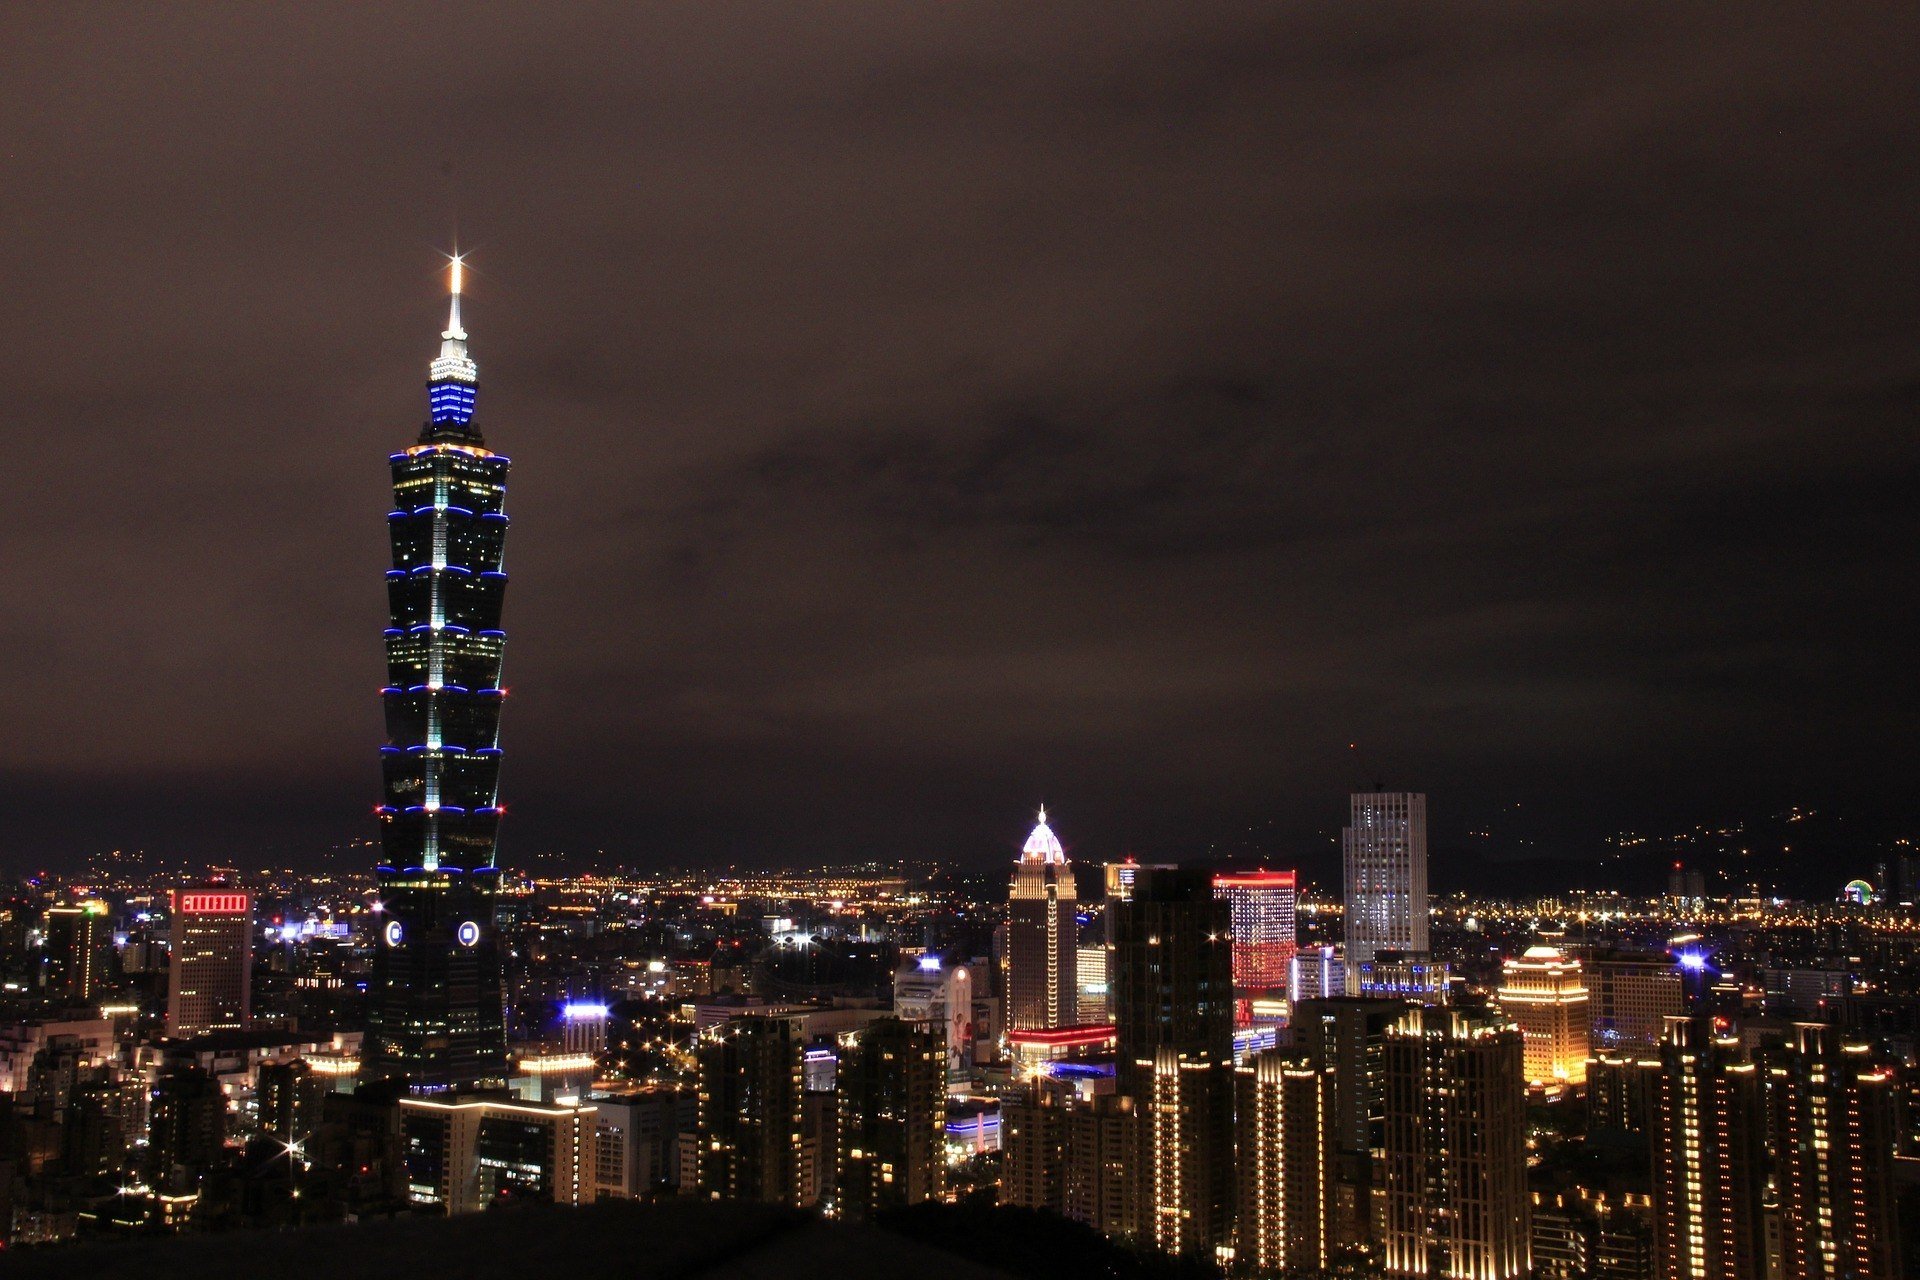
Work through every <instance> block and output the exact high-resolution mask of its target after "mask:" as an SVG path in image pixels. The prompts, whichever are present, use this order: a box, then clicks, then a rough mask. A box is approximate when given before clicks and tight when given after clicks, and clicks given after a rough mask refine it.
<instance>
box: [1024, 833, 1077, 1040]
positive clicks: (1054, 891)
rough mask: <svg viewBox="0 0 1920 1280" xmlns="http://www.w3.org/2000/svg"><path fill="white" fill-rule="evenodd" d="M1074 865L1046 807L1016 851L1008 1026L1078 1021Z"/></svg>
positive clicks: (1046, 1025) (1040, 1028) (1064, 1024)
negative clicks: (1017, 853) (1051, 825)
mask: <svg viewBox="0 0 1920 1280" xmlns="http://www.w3.org/2000/svg"><path fill="white" fill-rule="evenodd" d="M1075 908H1076V899H1075V895H1074V889H1073V868H1072V866H1070V865H1069V864H1068V862H1067V851H1066V850H1065V849H1063V848H1061V846H1060V840H1059V838H1058V837H1057V836H1055V835H1054V834H1053V828H1052V827H1049V826H1048V825H1047V811H1046V809H1045V808H1044V807H1043V808H1042V809H1041V810H1040V821H1039V823H1038V824H1037V825H1036V826H1035V827H1034V829H1033V834H1032V835H1030V836H1028V837H1027V843H1026V845H1025V847H1023V848H1022V849H1021V851H1020V861H1019V862H1018V863H1017V864H1016V865H1015V867H1014V871H1013V886H1012V889H1011V890H1010V892H1009V894H1008V902H1007V1026H1008V1028H1009V1029H1010V1030H1013V1031H1044V1030H1050V1029H1052V1028H1054V1027H1070V1026H1073V1025H1074V1024H1075V1023H1077V1022H1079V1020H1080V1014H1079V1009H1078V1007H1077V1004H1078V988H1079V973H1078V959H1079V958H1078V933H1079V930H1078V925H1077V922H1076V921H1075V919H1074V916H1075Z"/></svg>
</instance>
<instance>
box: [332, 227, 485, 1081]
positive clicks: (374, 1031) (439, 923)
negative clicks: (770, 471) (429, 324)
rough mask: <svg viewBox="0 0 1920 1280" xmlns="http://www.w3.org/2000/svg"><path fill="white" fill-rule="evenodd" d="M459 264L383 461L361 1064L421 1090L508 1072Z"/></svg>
mask: <svg viewBox="0 0 1920 1280" xmlns="http://www.w3.org/2000/svg"><path fill="white" fill-rule="evenodd" d="M460 275H461V262H460V259H459V258H458V257H457V256H456V257H455V258H454V260H453V265H452V295H453V297H452V304H451V314H450V316H449V318H448V320H447V329H446V332H445V333H442V334H441V335H440V355H439V358H438V359H436V360H434V361H433V363H432V364H431V365H430V366H428V376H427V404H428V409H429V414H430V416H429V419H428V421H427V424H426V425H425V426H424V427H422V428H421V430H420V438H419V441H418V442H417V443H416V444H414V445H412V446H411V447H410V448H407V449H403V450H401V451H400V452H399V453H396V454H393V455H391V457H390V458H389V459H388V460H389V461H390V462H391V463H392V466H393V496H394V503H393V505H394V509H393V511H392V512H391V513H389V515H388V516H387V526H388V529H389V531H390V533H391V537H392V541H393V567H392V568H391V569H389V570H387V607H388V614H389V618H388V626H387V632H386V639H387V686H386V688H384V689H382V690H381V695H382V697H383V699H384V700H385V703H386V719H387V743H386V745H385V746H384V747H382V748H381V749H380V750H381V760H382V765H383V770H382V772H383V776H384V779H385V783H386V787H385V794H384V795H383V796H382V798H381V802H380V804H379V805H378V806H377V807H376V809H375V812H376V813H377V814H378V816H379V819H380V827H381V838H382V848H383V857H382V859H381V864H380V867H379V875H378V879H379V886H380V910H381V911H382V916H381V922H380V925H379V939H378V945H377V947H376V949H375V952H374V967H373V982H372V986H371V988H370V992H369V994H370V997H371V1002H370V1007H369V1010H368V1018H367V1045H366V1051H365V1053H364V1054H363V1055H362V1062H363V1066H362V1068H361V1073H362V1076H363V1078H365V1079H369V1080H393V1079H401V1080H405V1081H406V1082H407V1084H408V1086H409V1087H410V1088H411V1089H413V1090H414V1091H416V1092H423V1093H432V1092H440V1091H445V1090H449V1089H458V1088H462V1087H467V1086H475V1085H488V1084H496V1083H503V1082H504V1080H505V1077H506V1024H505V1017H504V1010H503V1005H502V993H501V983H500V954H499V951H498V949H497V947H496V945H495V938H494V913H493V905H494V889H495V869H494V855H495V851H496V843H497V839H498V835H499V827H500V815H501V812H502V810H501V807H500V802H499V777H500V702H501V699H502V698H503V697H504V696H505V695H506V690H504V689H502V688H501V687H500V661H501V654H502V650H503V648H504V646H505V643H506V633H505V632H504V631H502V630H500V604H501V597H502V596H503V595H504V594H505V590H506V585H507V575H506V573H505V572H504V571H503V570H502V568H501V553H502V549H503V547H504V545H505V542H506V535H507V517H506V514H505V513H504V512H503V511H502V510H501V507H502V505H503V503H504V500H505V497H506V480H507V465H508V463H507V459H506V458H505V457H503V456H502V455H500V454H497V453H494V452H492V451H491V450H489V449H487V448H486V447H485V445H484V443H483V441H482V440H481V436H480V433H479V431H477V430H475V429H474V426H473V405H474V393H475V387H476V383H477V370H476V369H475V367H474V363H473V361H472V360H471V359H469V358H468V356H467V333H466V330H465V329H463V328H462V327H461V325H460Z"/></svg>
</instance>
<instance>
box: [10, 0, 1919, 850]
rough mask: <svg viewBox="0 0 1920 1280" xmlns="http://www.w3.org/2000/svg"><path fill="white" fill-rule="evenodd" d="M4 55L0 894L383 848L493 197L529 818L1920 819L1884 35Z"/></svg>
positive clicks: (392, 35)
mask: <svg viewBox="0 0 1920 1280" xmlns="http://www.w3.org/2000/svg"><path fill="white" fill-rule="evenodd" d="M0 23H4V27H3V28H0V387H5V388H6V389H7V396H6V411H5V415H4V420H3V421H4V426H3V427H0V430H4V433H5V437H6V441H7V454H6V458H7V465H6V468H5V470H4V472H3V473H0V547H4V551H5V563H6V566H7V570H8V572H7V575H6V580H7V584H8V595H7V605H6V608H5V611H4V614H0V658H4V661H5V669H6V670H7V671H9V672H10V673H11V674H10V675H9V677H8V679H7V680H6V682H5V683H4V685H0V711H3V712H4V714H5V717H6V725H7V731H6V733H5V734H4V735H0V810H3V811H4V812H5V814H6V815H7V821H6V822H5V824H4V827H3V828H0V830H4V834H0V853H4V854H6V855H8V856H9V857H10V858H11V859H12V860H13V861H14V862H15V863H16V864H19V863H24V862H28V861H36V862H45V861H58V860H61V859H65V858H70V857H72V856H74V855H75V854H78V853H81V852H84V851H86V850H88V849H93V848H98V847H111V846H115V845H126V846H136V845H140V846H147V847H155V848H164V849H168V850H174V851H186V852H200V851H205V852H208V853H231V852H236V851H250V850H253V849H259V850H262V851H268V850H271V851H276V852H277V851H285V852H286V853H287V854H288V855H289V856H299V855H300V854H301V853H302V851H304V850H311V849H318V848H321V847H324V846H327V845H331V844H336V843H338V842H340V841H342V840H344V839H347V838H351V837H355V836H359V835H363V834H365V827H366V825H367V823H366V820H365V817H364V814H365V810H366V805H367V804H369V803H371V799H372V797H373V793H374V790H375V766H374V764H373V752H372V745H373V743H374V742H375V741H376V740H377V738H378V735H379V723H378V705H377V700H376V699H375V697H374V696H373V690H374V689H375V688H376V687H377V686H378V684H379V683H380V675H381V672H380V666H379V652H378V641H377V635H378V631H379V628H380V626H381V625H382V619H381V608H382V604H383V601H382V597H381V589H380V578H379V574H380V570H381V567H382V560H383V555H384V548H383V546H382V538H383V536H384V526H383V522H382V520H381V515H382V513H383V511H384V510H385V506H384V494H383V492H382V486H383V482H384V474H383V459H384V456H385V453H386V452H387V451H388V450H389V449H391V448H393V447H395V446H397V445H399V444H401V443H404V442H405V441H406V440H407V439H408V438H409V437H410V435H411V434H412V432H413V430H414V429H415V427H416V425H417V422H418V419H419V417H420V416H421V413H422V397H421V395H420V389H419V388H420V383H421V381H422V378H423V376H424V365H425V360H426V358H427V356H428V355H429V354H430V353H431V350H432V346H433V340H434V335H435V333H436V332H437V329H438V327H439V323H440V320H439V314H438V306H439V303H438V301H437V299H436V297H435V294H436V290H437V288H438V280H437V277H436V276H435V274H434V262H435V259H434V257H433V250H434V248H435V247H437V246H442V245H444V244H445V243H446V242H447V241H448V239H449V238H450V236H451V234H452V226H453V224H454V222H455V221H456V219H457V221H458V225H459V231H460V235H461V238H462V242H463V244H465V245H467V246H468V247H470V248H471V249H473V251H474V255H475V256H474V264H475V265H474V275H473V277H472V292H473V297H472V299H471V302H470V305H469V308H468V313H469V314H468V320H469V326H470V328H471V329H472V331H473V334H474V353H475V355H476V357H477V358H478V359H479V361H480V364H481V370H482V377H483V384H484V385H483V391H482V399H481V422H482V425H483V426H484V427H485V428H486V429H487V431H488V432H489V438H490V440H491V441H492V442H493V443H495V444H496V445H497V446H498V447H500V448H502V449H503V450H505V451H507V452H509V453H511V454H512V455H514V456H515V458H516V460H517V465H516V470H515V483H514V491H513V498H512V503H511V506H512V510H513V512H514V516H515V526H514V532H513V535H512V542H511V546H510V561H511V567H512V569H513V571H514V575H515V576H514V583H513V587H512V591H511V592H510V596H509V606H508V626H509V630H510V633H511V635H512V637H513V639H512V646H511V652H510V657H509V663H508V666H509V679H510V682H511V683H512V684H513V686H514V689H515V695H516V696H515V698H514V699H513V702H512V704H511V706H510V708H509V716H508V720H507V728H506V745H507V746H508V748H509V755H508V759H509V761H510V765H509V770H508V773H507V787H508V793H509V796H508V798H509V800H510V801H511V802H512V803H513V807H514V810H515V816H514V818H513V819H512V831H511V835H510V840H511V848H512V850H513V851H518V852H530V851H533V850H536V849H549V848H562V849H576V850H578V849H607V850H610V851H612V852H614V853H617V854H620V855H625V856H630V857H632V858H633V859H635V860H637V861H647V860H674V859H687V860H691V859H696V858H705V857H712V856H722V855H724V856H734V857H742V858H755V859H767V858H781V857H789V856H795V857H798V856H838V855H843V854H849V853H862V854H865V853H876V854H900V855H909V854H921V853H927V854H940V855H954V856H961V857H968V856H977V857H980V858H988V857H994V856H999V855H1000V854H1001V853H1003V852H1004V846H1006V843H1007V841H1009V840H1011V839H1014V838H1017V836H1018V835H1019V833H1020V826H1021V817H1022V810H1023V809H1024V808H1025V806H1026V805H1028V804H1029V802H1031V801H1033V800H1036V799H1039V798H1043V797H1044V798H1047V799H1049V800H1051V801H1052V802H1054V804H1055V805H1056V807H1057V809H1058V811H1059V814H1060V818H1061V825H1062V828H1063V830H1065V831H1066V832H1068V833H1069V834H1072V835H1075V836H1076V837H1077V839H1078V841H1079V844H1080V846H1081V848H1082V849H1083V850H1084V851H1085V852H1087V853H1088V854H1090V855H1094V856H1099V855H1104V854H1106V853H1110V852H1114V851H1117V850H1118V849H1120V848H1121V847H1122V846H1126V845H1131V846H1134V847H1137V848H1140V849H1142V850H1158V851H1176V852H1184V851H1192V850H1196V849H1198V848H1201V847H1204V846H1205V845H1207V844H1208V843H1209V842H1212V841H1224V840H1228V839H1231V838H1235V837H1234V833H1244V832H1246V831H1247V830H1249V829H1254V830H1257V831H1260V832H1263V833H1268V834H1265V835H1262V836H1261V837H1260V838H1261V839H1263V840H1270V842H1271V843H1272V845H1273V849H1274V856H1276V857H1286V856H1291V855H1292V854H1293V853H1294V852H1295V851H1296V850H1305V849H1307V848H1309V847H1311V848H1312V849H1315V850H1318V849H1320V848H1321V847H1322V845H1323V839H1322V833H1324V831H1325V830H1326V829H1327V828H1329V827H1331V826H1333V825H1335V824H1336V823H1337V817H1338V812H1339V805H1340V795H1341V792H1342V791H1343V790H1344V789H1345V788H1347V787H1348V786H1349V785H1350V784H1352V783H1353V782H1355V781H1356V780H1358V776H1359V775H1358V772H1357V770H1356V767H1355V765H1354V764H1353V762H1352V760H1351V758H1350V756H1349V754H1348V752H1347V744H1348V743H1349V742H1350V741H1355V740H1358V741H1360V742H1361V743H1362V744H1363V755H1364V756H1366V757H1368V758H1369V762H1368V763H1367V765H1366V766H1365V767H1366V768H1367V769H1369V770H1376V771H1379V772H1381V773H1383V774H1385V775H1387V776H1388V777H1390V778H1392V779H1393V780H1395V781H1398V782H1403V783H1404V784H1406V785H1417V786H1424V787H1426V788H1427V789H1428V790H1430V791H1431V792H1432V793H1433V794H1434V797H1435V800H1434V804H1435V811H1436V814H1437V815H1439V818H1440V820H1441V823H1442V825H1443V827H1446V828H1449V829H1451V830H1455V831H1458V830H1464V829H1465V828H1466V827H1467V826H1468V825H1469V824H1472V825H1474V826H1476V827H1477V826H1480V825H1484V817H1485V815H1487V814H1490V813H1494V812H1498V811H1500V810H1501V809H1502V807H1503V806H1507V805H1510V804H1512V803H1514V802H1516V801H1518V802H1524V803H1525V804H1526V805H1527V806H1529V808H1531V809H1533V810H1535V811H1536V812H1539V813H1542V814H1545V815H1547V817H1546V818H1545V819H1543V821H1544V824H1545V825H1544V828H1543V829H1545V830H1547V831H1549V832H1551V833H1552V834H1553V836H1554V837H1555V838H1556V839H1557V840H1558V842H1559V843H1558V844H1557V845H1556V847H1557V848H1560V849H1563V850H1566V851H1577V850H1581V849H1585V848H1587V847H1589V841H1590V839H1591V837H1592V836H1593V835H1594V834H1595V833H1597V832H1601V831H1605V830H1608V829H1611V828H1613V827H1615V826H1618V825H1622V824H1638V823H1642V822H1658V821H1663V820H1666V819H1668V818H1670V817H1672V816H1674V815H1681V814H1694V813H1701V812H1720V811H1724V810H1727V809H1737V808H1739V807H1741V806H1753V805H1764V806H1774V807H1777V806H1779V805H1784V804H1786V803H1790V802H1801V803H1807V802H1814V801H1820V802H1824V801H1825V800H1827V799H1829V798H1831V797H1834V796H1842V797H1845V796H1855V797H1866V798H1870V799H1871V798H1874V797H1878V798H1879V802H1880V803H1882V804H1884V803H1886V801H1885V797H1886V796H1888V795H1893V796H1898V795H1903V794H1904V793H1905V780H1906V779H1907V778H1908V777H1909V776H1910V774H1911V772H1912V769H1913V767H1914V764H1915V760H1914V754H1913V750H1912V747H1911V745H1910V743H1911V733H1910V731H1909V730H1908V728H1907V727H1906V720H1907V719H1908V718H1909V717H1908V713H1909V709H1910V708H1911V706H1912V705H1913V697H1914V694H1915V693H1916V688H1915V683H1916V682H1915V679H1914V677H1913V675H1912V673H1911V664H1910V661H1909V659H1908V655H1907V648H1908V638H1909V637H1910V636H1911V635H1912V633H1913V624H1914V621H1915V609H1914V606H1913V604H1912V598H1913V586H1914V583H1913V581H1912V579H1913V576H1914V575H1913V574H1912V572H1911V571H1910V569H1909V567H1908V566H1909V565H1910V562H1911V559H1912V555H1911V551H1910V548H1911V547H1912V546H1913V545H1914V541H1915V535H1916V533H1920V528H1917V527H1916V526H1920V519H1917V518H1916V515H1915V505H1914V504H1913V503H1912V501H1911V498H1910V494H1911V493H1912V491H1913V486H1914V483H1915V481H1916V479H1917V478H1920V476H1916V472H1920V449H1916V447H1915V437H1914V431H1913V425H1912V424H1913V421H1914V413H1915V409H1916V407H1920V405H1917V403H1916V402H1917V401H1920V394H1917V393H1916V387H1917V386H1920V378H1917V370H1916V358H1915V350H1916V327H1917V326H1916V319H1920V306H1917V305H1916V303H1915V298H1916V297H1920V289H1916V286H1917V285H1920V268H1917V265H1916V259H1915V255H1914V254H1913V252H1912V250H1911V248H1910V247H1909V245H1910V241H1911V240H1912V223H1913V213H1912V211H1913V210H1914V209H1915V208H1920V171H1916V169H1915V168H1914V166H1913V165H1912V163H1911V157H1912V155H1913V154H1914V150H1915V144H1916V142H1920V138H1916V129H1917V126H1916V125H1915V123H1914V122H1915V121H1916V120H1920V111H1917V110H1916V108H1920V89H1916V85H1915V82H1914V79H1913V77H1912V76H1911V74H1910V73H1909V69H1908V68H1907V67H1906V65H1905V62H1904V60H1903V58H1902V56H1901V54H1902V51H1903V50H1904V49H1906V48H1910V47H1912V43H1913V41H1914V39H1915V37H1916V35H1920V31H1916V27H1920V18H1916V17H1915V16H1914V15H1912V14H1909V13H1907V12H1905V11H1902V10H1900V9H1897V8H1895V7H1892V6H1886V7H1856V8H1852V9H1848V10H1846V11H1845V12H1844V13H1842V12H1839V11H1835V10H1831V9H1819V10H1816V9H1813V8H1809V9H1806V10H1801V11H1788V10H1779V9H1767V10H1758V9H1755V10H1747V9H1739V10H1731V9H1728V8H1726V7H1725V6H1706V5H1700V6H1693V5H1667V4H1659V5H1656V4H1650V3H1648V4H1626V3H1599V4H1586V5H1580V6H1540V7H1522V6H1511V5H1477V4H1461V5H1431V4H1406V5H1394V4H1388V5H1374V6H1366V7H1362V8H1356V7H1355V6H1351V5H1336V4H1311V3H1309V4H1288V5H1279V6H1275V5H1261V4H1207V3H1201V4H1188V5H1179V6H1166V5H1140V6H1134V5H1113V4H1107V3H1102V4H1085V5H1080V4H1067V5H1055V6H1050V7H1047V8H1044V9H1038V10H1036V9H1033V8H1031V7H1029V6H1015V5H995V4H949V5H940V6H922V7H902V6H898V5H889V4H878V3H873V4H868V3H836V4H833V5H796V6H784V7H770V6H764V5H749V4H737V5H729V4H714V5H700V6H652V7H647V8H641V9H636V8H634V7H632V6H614V5H609V6H604V7H597V6H569V7H568V8H567V9H565V10H553V9H551V8H550V7H547V6H525V7H509V6H484V7H476V6H471V5H464V6H463V5H448V6H435V5H417V6H407V7H402V8H394V7H373V6H339V7H326V6H308V7H306V8H304V9H299V10H287V9H271V10H269V9H262V10H258V11H254V10H234V11H230V12H222V13H220V14H218V15H210V14H207V13H204V12H203V11H200V10H194V9H178V8H175V9H168V8H150V7H126V8H90V9H84V10H79V9H75V10H66V9H53V8H44V9H18V10H16V11H13V12H10V13H8V14H7V16H6V17H5V18H4V19H0ZM363 802H364V803H363ZM1902 816H1904V815H1902Z"/></svg>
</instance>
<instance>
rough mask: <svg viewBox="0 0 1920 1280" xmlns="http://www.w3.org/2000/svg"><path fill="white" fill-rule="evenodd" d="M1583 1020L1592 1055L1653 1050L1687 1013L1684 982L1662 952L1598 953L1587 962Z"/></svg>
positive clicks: (1682, 975) (1612, 951) (1674, 966)
mask: <svg viewBox="0 0 1920 1280" xmlns="http://www.w3.org/2000/svg"><path fill="white" fill-rule="evenodd" d="M1586 970H1587V974H1586V977H1587V993H1588V1003H1587V1017H1588V1024H1589V1026H1590V1027H1591V1037H1590V1038H1591V1040H1592V1043H1593V1047H1594V1049H1595V1050H1596V1051H1603V1050H1611V1049H1615V1048H1618V1049H1620V1050H1622V1051H1627V1052H1631V1051H1634V1050H1638V1049H1652V1048H1654V1047H1655V1046H1657V1045H1658V1044H1659V1043H1660V1039H1661V1037H1662V1036H1663V1035H1664V1034H1665V1032H1666V1026H1667V1019H1668V1018H1678V1017H1681V1016H1683V1015H1685V1013H1686V1011H1687V993H1686V978H1685V975H1684V974H1683V973H1682V971H1681V969H1680V966H1679V963H1678V962H1677V961H1675V959H1674V958H1673V957H1672V956H1671V955H1669V954H1667V953H1666V952H1664V951H1660V952H1649V951H1624V950H1618V949H1612V948H1608V949H1602V950H1599V951H1596V952H1595V953H1594V954H1593V955H1591V956H1589V957H1588V958H1587V962H1586Z"/></svg>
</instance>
